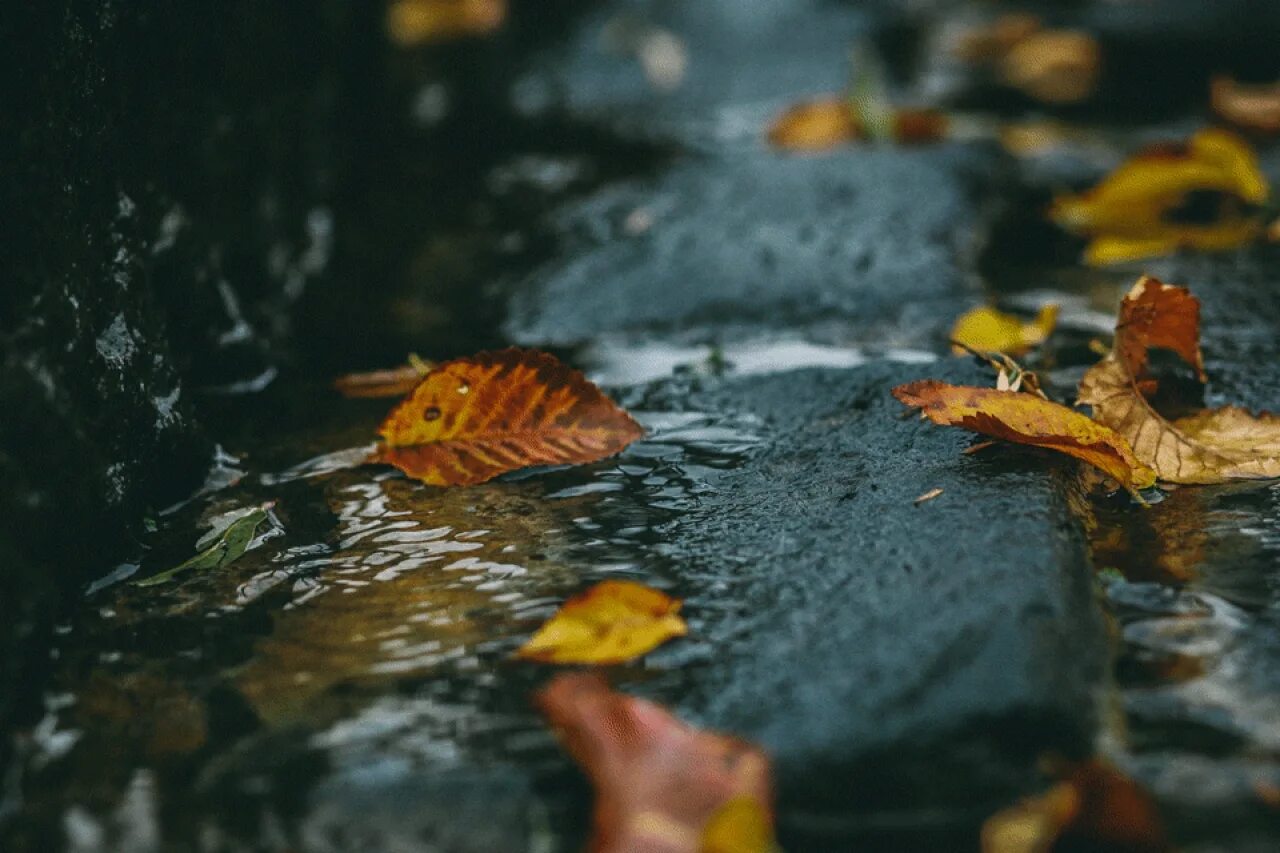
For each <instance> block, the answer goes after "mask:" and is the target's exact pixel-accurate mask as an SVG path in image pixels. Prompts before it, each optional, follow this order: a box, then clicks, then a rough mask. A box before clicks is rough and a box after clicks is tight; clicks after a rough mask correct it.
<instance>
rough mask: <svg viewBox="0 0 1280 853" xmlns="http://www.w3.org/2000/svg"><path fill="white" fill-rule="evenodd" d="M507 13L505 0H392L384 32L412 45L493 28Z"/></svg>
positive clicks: (401, 42) (481, 32) (399, 42)
mask: <svg viewBox="0 0 1280 853" xmlns="http://www.w3.org/2000/svg"><path fill="white" fill-rule="evenodd" d="M506 16H507V0H394V2H392V3H391V5H390V6H389V7H388V8H387V35H389V36H390V37H391V40H392V41H394V42H395V43H396V44H399V45H402V46H406V47H407V46H413V45H419V44H428V43H431V42H438V41H447V40H449V39H455V38H460V37H462V36H472V35H484V34H486V33H489V32H492V31H493V30H496V29H497V28H498V27H499V26H501V25H502V22H503V20H504V19H505V18H506Z"/></svg>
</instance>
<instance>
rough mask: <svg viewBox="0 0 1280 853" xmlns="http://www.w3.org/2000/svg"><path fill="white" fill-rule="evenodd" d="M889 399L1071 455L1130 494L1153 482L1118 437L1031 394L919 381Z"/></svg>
mask: <svg viewBox="0 0 1280 853" xmlns="http://www.w3.org/2000/svg"><path fill="white" fill-rule="evenodd" d="M893 396H895V397H897V398H898V399H899V400H900V401H902V402H903V403H905V404H906V405H908V406H912V407H915V408H919V409H920V410H921V414H923V415H924V416H925V417H927V418H928V419H929V420H931V421H933V422H934V423H936V424H942V425H943V426H958V427H962V428H963V429H968V430H972V431H973V432H979V433H982V434H983V435H989V436H993V437H995V438H1000V439H1004V440H1005V441H1012V442H1015V443H1017V444H1029V445H1032V446H1034V447H1043V448H1046V449H1048V450H1055V451H1057V452H1059V453H1065V454H1067V455H1068V456H1074V457H1076V458H1077V459H1080V460H1083V461H1085V462H1087V463H1089V464H1090V465H1092V466H1094V467H1095V468H1098V469H1100V470H1101V471H1103V472H1104V473H1106V474H1108V475H1109V476H1111V477H1112V478H1114V479H1116V480H1118V481H1119V482H1120V484H1121V485H1123V486H1124V487H1125V488H1126V489H1129V490H1130V491H1131V492H1132V491H1136V490H1137V489H1145V488H1147V487H1148V486H1150V485H1152V484H1153V483H1154V482H1155V473H1154V472H1153V471H1152V470H1151V469H1150V468H1148V467H1147V466H1145V465H1143V464H1142V463H1141V462H1139V461H1138V460H1137V458H1136V457H1135V456H1134V455H1133V451H1132V450H1131V449H1130V448H1129V443H1128V442H1127V441H1125V440H1124V438H1123V437H1121V436H1120V435H1118V434H1117V433H1115V432H1113V431H1112V430H1111V429H1109V428H1107V427H1105V426H1103V425H1101V424H1098V423H1094V422H1093V421H1092V420H1090V419H1089V418H1087V417H1085V416H1084V415H1082V414H1080V413H1079V412H1077V411H1074V410H1072V409H1069V408H1067V407H1066V406H1062V405H1059V404H1058V403H1054V402H1051V401H1049V400H1045V399H1042V398H1040V397H1037V396H1034V395H1032V394H1022V393H1018V392H1015V391H999V390H996V389H993V388H974V387H970V386H965V385H948V384H947V383H945V382H939V381H937V380H935V379H925V380H921V381H919V382H910V383H908V384H906V385H899V386H898V387H897V388H894V389H893Z"/></svg>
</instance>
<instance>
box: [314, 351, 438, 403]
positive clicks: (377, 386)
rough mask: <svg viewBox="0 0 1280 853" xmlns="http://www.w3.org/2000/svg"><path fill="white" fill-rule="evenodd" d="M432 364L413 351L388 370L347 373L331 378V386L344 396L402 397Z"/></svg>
mask: <svg viewBox="0 0 1280 853" xmlns="http://www.w3.org/2000/svg"><path fill="white" fill-rule="evenodd" d="M432 367H433V365H432V364H431V363H430V362H427V361H423V360H422V359H420V358H418V356H417V355H414V354H413V353H410V354H409V361H408V363H406V364H402V365H401V366H400V367H392V368H390V369H388V370H370V371H366V372H362V373H347V374H345V375H343V376H339V377H338V378H337V379H335V380H333V387H334V388H335V389H336V390H337V391H338V393H340V394H341V395H342V396H344V397H359V398H372V397H403V396H404V395H405V394H408V393H409V392H410V391H412V390H413V389H414V388H417V387H418V383H419V382H421V381H422V379H423V377H425V376H426V375H427V374H428V373H430V372H431V368H432Z"/></svg>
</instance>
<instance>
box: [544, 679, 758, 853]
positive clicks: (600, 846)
mask: <svg viewBox="0 0 1280 853" xmlns="http://www.w3.org/2000/svg"><path fill="white" fill-rule="evenodd" d="M536 702H537V704H538V706H539V707H540V708H541V709H542V712H543V714H545V715H546V717H547V720H548V721H549V722H550V723H551V726H552V727H553V728H554V729H555V730H556V733H557V734H558V735H559V737H560V739H561V742H562V743H563V744H564V746H565V748H566V749H568V751H569V754H570V755H572V756H573V758H574V760H576V761H577V762H578V764H579V765H580V766H581V767H582V769H583V771H584V772H585V773H586V775H587V776H588V778H590V780H591V783H592V785H593V786H594V787H595V791H596V804H595V817H594V825H595V826H594V831H593V836H592V839H591V844H590V849H591V850H593V851H596V853H621V851H637V853H638V851H653V853H701V851H715V853H728V851H729V850H733V851H735V853H767V851H770V850H772V849H773V844H772V831H771V828H770V826H771V823H772V799H773V796H772V783H771V782H770V773H769V762H768V759H767V758H766V757H765V756H764V754H763V753H762V752H761V751H760V750H759V749H757V748H756V747H754V746H752V745H750V744H748V743H745V742H743V741H740V740H737V739H736V738H731V737H727V736H725V735H721V734H716V733H714V732H703V731H699V730H697V729H694V728H692V727H690V726H687V725H685V724H684V723H682V722H680V720H678V719H676V718H675V717H673V716H672V715H671V714H670V713H668V712H667V711H666V710H665V709H663V708H661V707H660V706H658V705H655V704H653V703H652V702H646V701H645V700H643V699H636V698H634V697H631V696H627V695H625V694H623V693H617V692H614V691H613V690H611V689H609V686H608V683H607V682H606V681H605V680H604V679H603V678H602V677H600V676H599V675H595V674H588V673H574V674H566V675H560V676H557V677H556V678H555V679H553V680H552V681H551V682H550V684H548V685H547V686H546V687H545V688H543V689H542V690H541V691H540V692H539V693H538V694H537V697H536ZM726 843H741V844H744V845H746V846H739V847H727V848H726V847H724V846H723V845H724V844H726ZM717 844H718V845H721V846H719V847H716V846H713V845H717Z"/></svg>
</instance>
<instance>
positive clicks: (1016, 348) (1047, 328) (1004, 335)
mask: <svg viewBox="0 0 1280 853" xmlns="http://www.w3.org/2000/svg"><path fill="white" fill-rule="evenodd" d="M1057 322H1058V306H1057V305H1046V306H1044V307H1043V308H1041V309H1040V313H1039V314H1038V315H1036V318H1035V319H1034V320H1031V321H1029V322H1028V321H1025V320H1022V319H1021V318H1020V317H1016V316H1014V315H1012V314H1005V313H1004V312H1002V311H997V310H996V309H995V308H992V307H990V306H986V305H984V306H981V307H978V308H974V309H973V310H972V311H968V312H966V313H964V314H962V315H960V317H959V319H957V320H956V324H955V326H954V327H952V329H951V340H952V342H953V343H955V344H956V345H957V346H955V347H953V348H952V351H953V352H955V354H956V355H963V354H964V353H966V352H968V351H969V350H977V351H979V352H1003V353H1008V354H1010V355H1022V354H1023V353H1025V352H1027V351H1028V350H1030V349H1032V348H1034V347H1037V346H1039V345H1040V344H1042V343H1044V342H1045V341H1046V340H1047V339H1048V337H1049V335H1050V333H1051V332H1053V327H1054V326H1055V325H1057Z"/></svg>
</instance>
